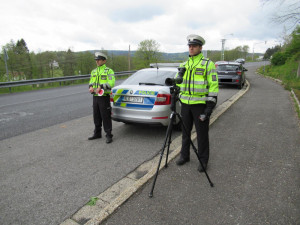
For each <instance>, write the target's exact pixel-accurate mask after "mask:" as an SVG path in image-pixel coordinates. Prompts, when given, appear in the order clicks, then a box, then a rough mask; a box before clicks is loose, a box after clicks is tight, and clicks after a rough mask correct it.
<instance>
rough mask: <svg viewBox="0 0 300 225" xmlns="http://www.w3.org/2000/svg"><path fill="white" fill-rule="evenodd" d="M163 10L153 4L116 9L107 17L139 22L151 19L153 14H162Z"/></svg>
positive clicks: (117, 20) (113, 19) (115, 19)
mask: <svg viewBox="0 0 300 225" xmlns="http://www.w3.org/2000/svg"><path fill="white" fill-rule="evenodd" d="M163 13H164V11H163V10H162V9H161V8H157V7H154V6H139V7H134V8H127V9H118V10H116V11H114V12H113V13H112V14H111V15H110V16H109V17H110V18H111V20H112V21H116V22H119V21H120V22H140V21H145V20H151V19H152V18H153V17H154V16H158V15H162V14H163Z"/></svg>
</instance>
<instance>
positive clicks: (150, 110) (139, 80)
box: [111, 67, 180, 126]
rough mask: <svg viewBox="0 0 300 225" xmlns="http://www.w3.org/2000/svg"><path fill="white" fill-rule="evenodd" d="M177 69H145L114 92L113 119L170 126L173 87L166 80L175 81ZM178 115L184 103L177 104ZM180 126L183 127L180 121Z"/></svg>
mask: <svg viewBox="0 0 300 225" xmlns="http://www.w3.org/2000/svg"><path fill="white" fill-rule="evenodd" d="M177 71H178V70H177V68H175V67H165V68H162V67H161V68H147V69H142V70H139V71H137V72H136V73H134V74H133V75H131V76H130V77H129V78H127V79H126V80H125V81H124V82H123V83H122V84H121V85H118V86H116V87H114V88H113V89H112V93H111V106H112V120H114V121H118V122H124V123H141V124H150V125H163V126H167V125H168V124H169V121H170V118H169V117H170V115H171V109H170V106H171V93H170V86H167V85H166V84H165V80H166V78H174V77H175V76H176V74H177ZM176 105H177V112H180V103H179V101H177V103H176ZM176 120H177V121H176V124H175V125H179V121H178V118H176Z"/></svg>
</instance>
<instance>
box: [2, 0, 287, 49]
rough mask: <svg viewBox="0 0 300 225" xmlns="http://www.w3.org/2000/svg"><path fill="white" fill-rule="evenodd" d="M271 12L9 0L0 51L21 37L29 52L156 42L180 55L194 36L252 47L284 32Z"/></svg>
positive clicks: (143, 1)
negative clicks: (273, 23) (191, 35)
mask: <svg viewBox="0 0 300 225" xmlns="http://www.w3.org/2000/svg"><path fill="white" fill-rule="evenodd" d="M274 7H275V5H274V4H273V5H272V4H270V5H267V6H264V7H262V6H261V4H260V0H244V1H240V0H228V1H223V0H201V1H197V0H185V1H181V0H164V1H161V0H130V1H124V0H101V1H99V0H88V1H85V2H83V1H81V0H64V1H60V0H52V1H44V0H26V1H23V0H10V1H4V2H3V3H2V4H1V9H2V11H1V14H0V19H1V21H4V22H2V23H0V30H2V33H1V40H0V41H1V42H0V46H1V45H2V46H3V45H5V44H6V43H8V42H9V41H10V40H11V39H13V40H15V41H17V40H19V39H21V38H24V40H25V41H26V43H27V45H28V47H29V49H30V50H31V51H38V50H42V51H46V50H54V51H55V50H67V49H68V48H69V47H72V48H73V50H74V51H83V50H90V49H101V48H104V49H107V50H110V49H114V50H127V49H128V48H129V45H130V46H131V49H132V50H135V49H136V48H137V46H138V44H139V43H140V42H141V41H143V40H145V39H154V40H155V41H157V42H158V43H159V44H160V50H161V51H164V52H184V51H187V45H186V36H187V35H189V34H191V33H195V34H199V35H201V36H203V37H204V38H205V40H206V45H205V49H210V50H218V49H221V41H220V40H221V39H222V38H224V37H226V39H228V40H227V41H226V47H227V48H235V47H236V46H238V45H249V46H250V48H251V46H252V45H253V43H256V42H260V41H265V40H268V43H271V40H272V41H274V40H275V39H276V38H278V37H279V34H280V33H281V32H282V30H283V26H280V25H276V26H274V25H270V22H269V17H270V16H271V15H272V13H273V12H274ZM230 33H233V34H234V35H233V36H228V34H230ZM258 47H260V46H259V45H257V49H258ZM267 47H269V46H268V45H265V46H264V45H263V46H261V51H264V50H265V48H267Z"/></svg>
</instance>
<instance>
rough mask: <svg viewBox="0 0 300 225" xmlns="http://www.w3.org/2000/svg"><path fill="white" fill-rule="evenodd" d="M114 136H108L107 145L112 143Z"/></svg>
mask: <svg viewBox="0 0 300 225" xmlns="http://www.w3.org/2000/svg"><path fill="white" fill-rule="evenodd" d="M112 137H113V135H112V134H106V144H109V143H112V141H113V140H112Z"/></svg>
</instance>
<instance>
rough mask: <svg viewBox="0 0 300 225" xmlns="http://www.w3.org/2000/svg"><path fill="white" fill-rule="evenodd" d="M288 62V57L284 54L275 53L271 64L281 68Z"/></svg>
mask: <svg viewBox="0 0 300 225" xmlns="http://www.w3.org/2000/svg"><path fill="white" fill-rule="evenodd" d="M286 60H287V55H286V54H284V53H282V52H276V53H274V55H273V57H272V59H271V63H272V65H274V66H281V65H283V64H285V61H286Z"/></svg>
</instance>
